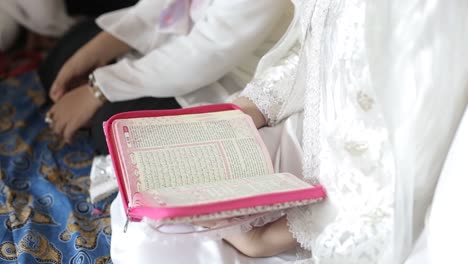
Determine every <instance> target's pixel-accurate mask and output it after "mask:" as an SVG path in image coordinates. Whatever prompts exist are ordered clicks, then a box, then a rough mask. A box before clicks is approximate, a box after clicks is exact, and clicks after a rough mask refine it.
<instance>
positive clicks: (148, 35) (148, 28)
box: [96, 0, 167, 54]
mask: <svg viewBox="0 0 468 264" xmlns="http://www.w3.org/2000/svg"><path fill="white" fill-rule="evenodd" d="M165 3H166V1H162V0H141V1H139V2H138V3H137V4H136V5H134V6H132V7H127V8H124V9H120V10H116V11H113V12H109V13H106V14H104V15H101V16H100V17H98V18H97V19H96V23H97V24H98V26H99V27H100V28H102V29H103V30H104V31H106V32H108V33H110V34H111V35H112V36H114V37H116V38H118V39H119V40H121V41H123V42H125V43H126V44H127V45H129V46H131V47H132V48H134V49H135V50H137V51H138V52H140V53H141V54H146V53H148V52H150V51H151V50H153V49H154V48H155V47H157V46H158V45H160V44H161V42H164V40H166V39H167V36H165V35H164V34H161V32H160V29H159V26H158V24H159V17H160V14H161V12H162V10H163V8H164V6H165Z"/></svg>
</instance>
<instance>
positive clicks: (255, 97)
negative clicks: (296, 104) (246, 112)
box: [241, 52, 299, 126]
mask: <svg viewBox="0 0 468 264" xmlns="http://www.w3.org/2000/svg"><path fill="white" fill-rule="evenodd" d="M298 61H299V56H298V54H297V53H295V52H293V53H290V54H289V56H287V57H286V58H285V59H283V60H282V61H281V63H280V64H279V65H276V66H275V67H271V68H269V69H267V70H266V71H265V72H264V73H262V74H260V75H259V76H258V77H256V78H255V79H254V80H252V81H251V82H250V83H249V84H248V85H247V87H246V88H245V90H244V91H243V92H242V94H241V96H244V97H247V98H248V99H249V100H251V101H252V102H253V103H254V104H255V105H256V106H257V108H258V109H259V110H260V111H261V112H262V114H263V116H264V117H265V120H266V121H267V124H268V125H269V126H274V125H276V124H277V123H279V122H280V121H281V120H280V119H279V113H280V112H281V109H282V108H283V105H284V103H285V101H286V100H287V99H288V97H289V93H290V90H289V89H278V87H291V86H292V85H293V83H294V80H295V76H296V73H297V65H298Z"/></svg>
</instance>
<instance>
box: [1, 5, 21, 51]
mask: <svg viewBox="0 0 468 264" xmlns="http://www.w3.org/2000/svg"><path fill="white" fill-rule="evenodd" d="M19 31H20V26H19V24H18V23H16V21H15V19H14V18H13V17H11V16H10V15H8V14H7V13H6V12H5V11H4V10H1V9H0V51H5V50H7V49H9V48H11V46H13V44H14V42H15V40H16V38H17V37H18V35H19Z"/></svg>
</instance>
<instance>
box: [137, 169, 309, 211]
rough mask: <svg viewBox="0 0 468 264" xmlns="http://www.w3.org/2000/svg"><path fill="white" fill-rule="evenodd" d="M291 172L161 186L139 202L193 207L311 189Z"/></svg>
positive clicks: (150, 204)
mask: <svg viewBox="0 0 468 264" xmlns="http://www.w3.org/2000/svg"><path fill="white" fill-rule="evenodd" d="M311 186H312V185H310V184H309V183H306V182H304V181H302V180H300V179H299V178H297V177H295V176H293V175H291V174H288V173H277V174H270V175H262V176H256V177H253V178H241V179H233V180H227V181H220V182H212V183H204V184H195V185H191V186H177V187H171V188H161V189H158V190H150V191H148V192H144V193H138V194H137V195H136V196H135V202H136V203H137V204H144V205H146V206H155V207H172V206H191V205H200V204H207V203H213V202H221V201H228V200H233V199H240V198H247V197H252V196H257V195H262V194H271V193H279V192H287V191H295V190H301V189H308V188H311Z"/></svg>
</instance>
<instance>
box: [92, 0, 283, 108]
mask: <svg viewBox="0 0 468 264" xmlns="http://www.w3.org/2000/svg"><path fill="white" fill-rule="evenodd" d="M287 7H288V1H287V0H255V1H251V0H230V1H221V0H218V1H213V3H212V5H211V6H210V7H209V8H208V9H207V11H206V13H205V16H204V17H203V18H201V19H200V20H199V21H198V22H197V23H196V24H195V25H194V27H193V29H192V31H191V32H190V33H189V34H188V35H182V36H173V37H171V39H169V40H168V41H166V42H164V44H162V45H161V46H160V47H158V48H156V49H154V50H153V51H151V52H149V53H147V54H146V55H145V56H144V57H142V58H141V59H138V60H128V59H124V60H122V61H119V62H118V63H116V64H113V65H109V66H106V67H102V68H99V69H98V70H96V71H95V72H94V74H95V77H96V81H97V84H98V85H99V86H100V87H101V89H102V92H103V93H104V95H105V96H106V97H107V98H108V99H109V100H110V101H123V100H130V99H135V98H139V97H144V96H152V97H174V96H181V95H185V94H187V93H190V92H193V91H195V90H197V89H199V88H201V87H203V86H205V85H207V84H210V83H212V82H214V81H216V80H218V79H220V78H221V77H222V76H223V75H225V74H226V73H228V72H229V71H230V70H232V69H233V68H234V67H235V66H236V65H237V64H238V63H239V62H240V61H241V60H242V59H243V58H245V57H246V56H248V55H249V54H251V53H252V52H253V51H254V50H255V49H256V48H257V47H258V46H259V45H260V44H262V42H263V41H264V40H265V39H266V37H267V36H268V35H269V33H270V32H271V31H272V29H273V27H274V26H275V24H276V23H277V22H278V21H279V20H280V18H281V15H282V13H283V12H284V11H285V10H286V8H287Z"/></svg>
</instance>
